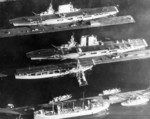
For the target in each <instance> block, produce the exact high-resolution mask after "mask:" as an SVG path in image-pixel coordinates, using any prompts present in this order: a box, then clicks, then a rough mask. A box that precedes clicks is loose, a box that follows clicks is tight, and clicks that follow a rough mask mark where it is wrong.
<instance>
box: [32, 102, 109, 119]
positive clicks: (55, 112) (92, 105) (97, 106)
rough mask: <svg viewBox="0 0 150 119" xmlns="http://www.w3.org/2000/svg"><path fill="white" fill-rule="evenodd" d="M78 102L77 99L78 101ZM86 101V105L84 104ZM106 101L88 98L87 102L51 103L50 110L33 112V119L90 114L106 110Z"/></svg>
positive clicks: (107, 105)
mask: <svg viewBox="0 0 150 119" xmlns="http://www.w3.org/2000/svg"><path fill="white" fill-rule="evenodd" d="M78 103H79V101H78ZM86 103H87V105H85V104H86ZM109 106H110V104H109V103H108V102H99V101H92V100H88V101H87V102H85V100H84V101H80V105H79V104H77V101H66V102H62V103H54V104H52V109H51V110H48V109H47V110H46V109H40V110H37V111H35V112H34V119H70V118H76V117H82V116H90V115H94V114H97V113H100V112H104V111H106V110H108V108H109Z"/></svg>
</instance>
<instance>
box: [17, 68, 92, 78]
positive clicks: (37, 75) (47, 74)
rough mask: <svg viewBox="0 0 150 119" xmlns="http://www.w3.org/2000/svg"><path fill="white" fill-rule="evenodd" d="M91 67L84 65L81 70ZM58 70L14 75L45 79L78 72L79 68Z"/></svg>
mask: <svg viewBox="0 0 150 119" xmlns="http://www.w3.org/2000/svg"><path fill="white" fill-rule="evenodd" d="M91 68H92V66H87V67H84V68H83V69H82V71H83V72H84V71H87V70H90V69H91ZM57 72H58V71H55V72H52V71H43V72H42V71H41V72H36V71H35V72H34V71H33V72H32V73H26V72H24V73H22V74H21V73H19V72H18V74H16V75H15V78H16V79H45V78H56V77H60V76H64V75H68V74H72V73H78V72H80V70H79V69H77V68H73V69H71V70H68V71H65V72H59V73H57Z"/></svg>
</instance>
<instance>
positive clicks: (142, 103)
mask: <svg viewBox="0 0 150 119" xmlns="http://www.w3.org/2000/svg"><path fill="white" fill-rule="evenodd" d="M148 101H149V99H148V98H143V99H142V100H139V101H135V102H132V103H127V102H122V103H121V105H122V106H126V107H130V106H138V105H145V104H147V103H148Z"/></svg>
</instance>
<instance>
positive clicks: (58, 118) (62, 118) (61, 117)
mask: <svg viewBox="0 0 150 119" xmlns="http://www.w3.org/2000/svg"><path fill="white" fill-rule="evenodd" d="M108 108H109V104H105V106H103V107H101V108H95V109H91V110H84V111H79V112H74V113H66V114H58V115H53V116H48V115H47V116H46V115H35V116H34V119H70V118H75V117H82V116H89V115H94V114H97V113H100V112H102V111H106V110H108Z"/></svg>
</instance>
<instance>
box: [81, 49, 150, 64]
mask: <svg viewBox="0 0 150 119" xmlns="http://www.w3.org/2000/svg"><path fill="white" fill-rule="evenodd" d="M147 58H150V49H146V50H139V51H132V52H127V53H122V54H114V55H111V56H110V55H108V56H101V57H92V58H84V59H80V64H81V65H82V66H91V65H98V64H107V63H114V62H123V61H129V60H136V59H147Z"/></svg>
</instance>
